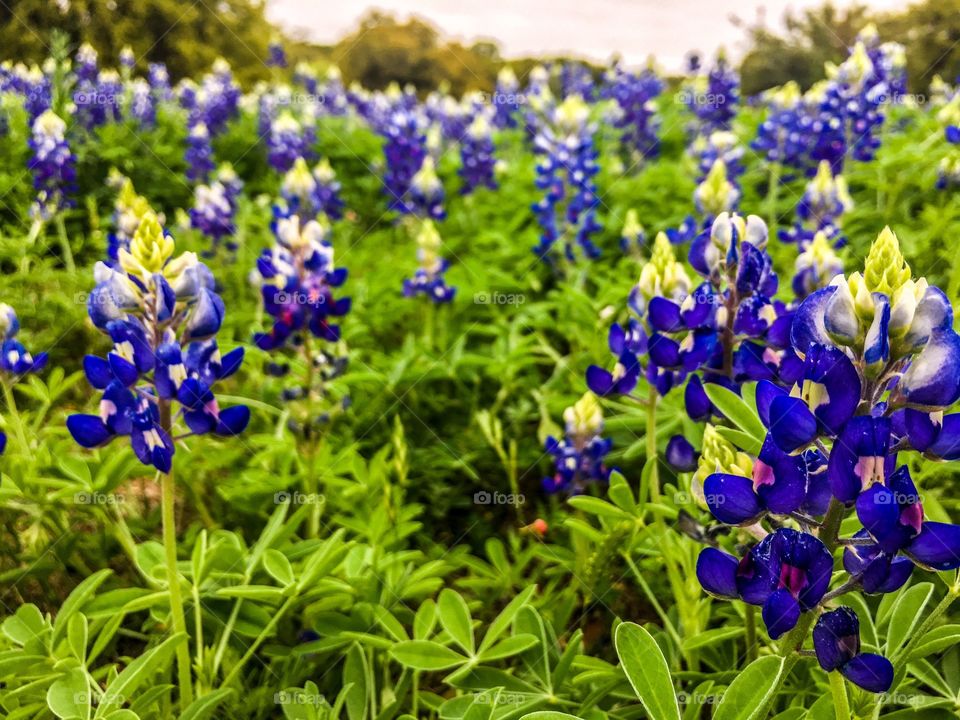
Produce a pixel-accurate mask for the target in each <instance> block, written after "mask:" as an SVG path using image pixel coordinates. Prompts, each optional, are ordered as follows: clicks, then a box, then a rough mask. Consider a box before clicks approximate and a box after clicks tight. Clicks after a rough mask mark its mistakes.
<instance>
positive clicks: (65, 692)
mask: <svg viewBox="0 0 960 720" xmlns="http://www.w3.org/2000/svg"><path fill="white" fill-rule="evenodd" d="M47 707H49V708H50V711H51V712H52V713H53V714H54V715H56V716H57V717H58V718H61V720H87V718H89V717H90V707H91V696H90V687H89V686H88V684H87V676H86V674H85V673H84V671H83V669H82V668H78V667H77V668H73V669H72V670H71V671H70V672H68V673H67V674H66V675H63V676H61V677H60V678H58V679H56V680H54V681H53V684H51V685H50V687H49V688H48V689H47Z"/></svg>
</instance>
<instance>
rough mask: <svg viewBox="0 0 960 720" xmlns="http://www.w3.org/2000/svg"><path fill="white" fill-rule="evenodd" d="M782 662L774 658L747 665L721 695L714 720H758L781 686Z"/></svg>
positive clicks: (766, 658) (769, 657)
mask: <svg viewBox="0 0 960 720" xmlns="http://www.w3.org/2000/svg"><path fill="white" fill-rule="evenodd" d="M782 673H783V658H782V657H778V656H775V655H768V656H766V657H762V658H758V659H756V660H754V661H753V662H752V663H750V664H749V665H747V667H745V668H744V669H743V670H742V671H741V672H740V674H739V675H737V677H736V678H734V680H733V682H732V683H730V686H729V687H728V688H727V691H726V692H725V693H724V694H723V697H722V698H721V699H720V704H719V705H718V706H717V712H716V714H715V715H714V716H713V720H759V719H760V718H765V717H766V716H767V709H768V708H769V706H770V703H771V702H772V701H773V697H774V695H775V694H776V692H777V688H778V687H779V685H780V675H781V674H782Z"/></svg>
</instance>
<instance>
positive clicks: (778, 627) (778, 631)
mask: <svg viewBox="0 0 960 720" xmlns="http://www.w3.org/2000/svg"><path fill="white" fill-rule="evenodd" d="M761 615H762V617H763V622H764V624H765V625H766V626H767V632H768V633H769V635H770V637H771V638H772V639H774V640H776V639H777V638H779V637H780V636H781V635H783V634H784V633H785V632H789V631H790V630H793V628H794V627H795V626H796V624H797V621H798V620H799V619H800V603H798V602H797V599H796V598H795V597H794V596H793V595H791V594H790V591H789V590H787V589H785V588H781V589H780V590H777V591H776V592H774V593H773V594H772V595H771V596H770V597H769V598H767V601H766V602H765V603H764V604H763V611H762V613H761Z"/></svg>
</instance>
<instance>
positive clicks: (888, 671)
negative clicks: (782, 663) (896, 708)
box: [813, 607, 893, 693]
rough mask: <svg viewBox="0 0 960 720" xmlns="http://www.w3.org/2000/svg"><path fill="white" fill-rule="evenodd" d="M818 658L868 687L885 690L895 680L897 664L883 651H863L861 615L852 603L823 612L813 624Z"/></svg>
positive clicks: (827, 667) (814, 645) (831, 669)
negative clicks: (850, 605)
mask: <svg viewBox="0 0 960 720" xmlns="http://www.w3.org/2000/svg"><path fill="white" fill-rule="evenodd" d="M813 648H814V650H815V651H816V654H817V662H818V663H820V667H822V668H823V669H824V670H826V671H827V672H833V671H834V670H836V671H838V672H840V673H841V674H842V675H843V676H844V677H846V678H847V679H848V680H849V681H850V682H852V683H854V684H855V685H859V686H860V687H862V688H863V689H864V690H869V691H870V692H875V693H882V692H886V691H887V690H889V689H890V686H891V685H892V684H893V665H891V664H890V661H889V660H887V658H885V657H883V656H882V655H875V654H873V653H862V652H860V619H859V618H858V617H857V614H856V613H855V612H854V611H853V610H851V609H850V608H848V607H840V608H837V609H836V610H831V611H830V612H826V613H824V614H823V615H821V616H820V617H819V618H818V619H817V624H816V626H815V627H814V628H813Z"/></svg>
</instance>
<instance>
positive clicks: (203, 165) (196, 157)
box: [185, 122, 216, 183]
mask: <svg viewBox="0 0 960 720" xmlns="http://www.w3.org/2000/svg"><path fill="white" fill-rule="evenodd" d="M185 157H186V161H187V178H188V179H189V180H190V181H192V182H197V183H200V182H206V180H207V178H208V177H209V175H210V173H211V172H212V171H213V169H214V167H215V166H216V164H215V162H214V160H213V146H212V145H211V144H210V131H209V129H208V128H207V126H206V124H205V123H202V122H197V123H194V124H193V125H191V126H190V128H189V131H188V134H187V152H186V155H185Z"/></svg>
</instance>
